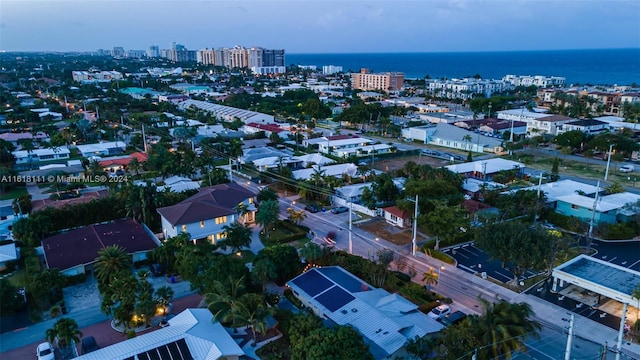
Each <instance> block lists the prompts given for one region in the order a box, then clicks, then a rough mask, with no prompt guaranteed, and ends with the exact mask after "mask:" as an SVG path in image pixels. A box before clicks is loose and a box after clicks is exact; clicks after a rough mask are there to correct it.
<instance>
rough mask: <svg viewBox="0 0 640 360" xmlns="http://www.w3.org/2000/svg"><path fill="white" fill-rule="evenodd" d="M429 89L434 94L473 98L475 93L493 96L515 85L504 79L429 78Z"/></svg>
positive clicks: (454, 97) (455, 97) (427, 85)
mask: <svg viewBox="0 0 640 360" xmlns="http://www.w3.org/2000/svg"><path fill="white" fill-rule="evenodd" d="M426 87H427V91H428V92H429V93H430V94H432V95H433V96H439V97H445V98H448V99H463V100H468V99H472V98H473V96H474V94H482V95H484V96H485V97H491V96H492V95H493V94H494V93H496V92H502V91H506V90H510V89H512V88H513V85H511V84H510V83H508V82H506V81H502V80H485V79H475V78H464V79H448V80H440V79H430V80H427V84H426Z"/></svg>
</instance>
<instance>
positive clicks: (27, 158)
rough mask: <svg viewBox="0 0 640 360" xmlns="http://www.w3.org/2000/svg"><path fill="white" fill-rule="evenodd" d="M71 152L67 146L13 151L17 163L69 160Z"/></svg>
mask: <svg viewBox="0 0 640 360" xmlns="http://www.w3.org/2000/svg"><path fill="white" fill-rule="evenodd" d="M70 154H71V152H70V151H69V149H68V148H67V147H66V146H60V147H57V148H53V149H52V148H47V149H33V150H31V151H27V150H18V151H14V152H13V156H15V157H16V165H24V164H36V163H38V162H41V161H51V160H62V159H64V160H68V159H69V155H70Z"/></svg>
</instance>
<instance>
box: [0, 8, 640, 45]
mask: <svg viewBox="0 0 640 360" xmlns="http://www.w3.org/2000/svg"><path fill="white" fill-rule="evenodd" d="M1 8H2V12H1V13H0V49H1V50H5V51H95V50H97V49H99V48H103V49H111V48H113V47H124V48H125V49H136V50H145V49H148V47H149V46H150V45H159V46H160V48H169V46H170V44H171V42H177V43H180V44H184V45H185V47H186V48H188V49H190V50H198V49H202V48H212V47H213V48H218V47H232V46H234V45H242V46H247V47H251V46H260V47H265V48H280V49H286V51H287V53H289V54H296V53H380V52H465V51H521V50H564V49H600V48H602V49H606V48H638V47H640V27H639V26H638V19H640V2H636V1H632V0H617V1H602V0H591V1H574V0H572V1H563V2H553V1H535V0H522V1H501V0H495V1H471V0H457V1H453V0H452V1H444V0H442V1H440V0H437V1H429V2H426V1H425V2H421V1H402V2H390V1H368V2H365V1H359V0H352V1H348V2H342V3H340V2H335V1H322V0H316V1H309V2H301V1H293V0H289V1H261V0H253V1H240V2H231V1H216V0H203V1H197V2H196V1H180V2H178V1H175V0H160V1H149V0H132V1H108V2H107V1H94V0H88V1H81V2H80V1H59V0H53V1H38V0H22V1H13V0H9V1H3V2H2V5H1ZM292 34H293V35H292Z"/></svg>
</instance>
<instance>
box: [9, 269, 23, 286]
mask: <svg viewBox="0 0 640 360" xmlns="http://www.w3.org/2000/svg"><path fill="white" fill-rule="evenodd" d="M7 280H9V282H10V283H11V285H13V286H15V287H26V286H27V282H28V281H27V271H26V270H25V269H20V270H17V271H15V272H14V273H13V274H11V275H9V276H7Z"/></svg>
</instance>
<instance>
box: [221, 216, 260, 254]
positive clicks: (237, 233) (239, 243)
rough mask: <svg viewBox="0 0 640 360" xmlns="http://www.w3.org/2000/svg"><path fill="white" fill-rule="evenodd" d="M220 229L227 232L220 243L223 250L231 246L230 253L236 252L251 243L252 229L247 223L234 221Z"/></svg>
mask: <svg viewBox="0 0 640 360" xmlns="http://www.w3.org/2000/svg"><path fill="white" fill-rule="evenodd" d="M222 230H224V232H225V233H226V234H227V237H226V239H225V240H224V241H223V242H222V243H220V248H222V249H223V250H226V249H227V248H231V253H236V252H238V251H240V249H242V248H244V247H249V245H250V244H251V234H252V230H251V228H250V227H249V226H247V225H243V224H240V223H237V222H234V223H232V224H231V225H225V226H223V227H222Z"/></svg>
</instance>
